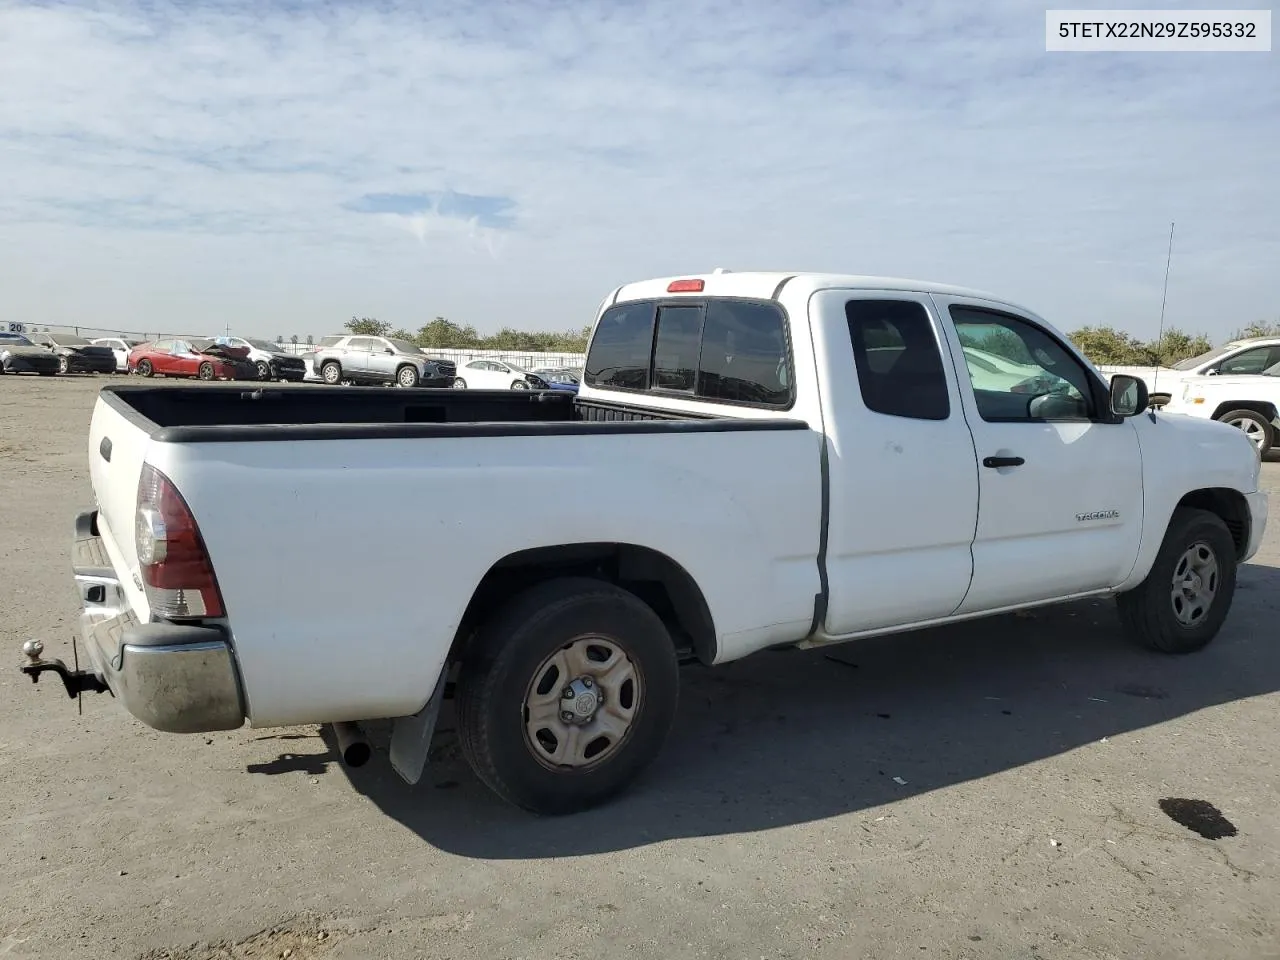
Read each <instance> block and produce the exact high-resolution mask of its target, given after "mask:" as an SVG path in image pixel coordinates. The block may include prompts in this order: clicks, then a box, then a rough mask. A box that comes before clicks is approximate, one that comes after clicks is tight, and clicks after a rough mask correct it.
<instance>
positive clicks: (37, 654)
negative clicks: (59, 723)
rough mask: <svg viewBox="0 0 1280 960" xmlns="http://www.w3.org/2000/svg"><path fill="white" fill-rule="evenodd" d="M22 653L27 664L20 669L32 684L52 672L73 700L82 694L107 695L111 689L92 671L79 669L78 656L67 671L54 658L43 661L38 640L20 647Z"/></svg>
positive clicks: (64, 666) (62, 664) (42, 645)
mask: <svg viewBox="0 0 1280 960" xmlns="http://www.w3.org/2000/svg"><path fill="white" fill-rule="evenodd" d="M22 652H23V654H25V655H26V658H27V662H26V663H24V664H23V665H22V667H21V668H20V669H21V670H22V672H23V673H25V674H26V675H27V676H29V677H30V678H31V682H32V683H39V682H40V674H42V673H45V672H47V671H50V670H52V671H53V672H54V673H56V674H57V675H58V676H59V677H60V678H61V679H62V685H63V686H64V687H66V689H67V696H68V697H70V698H71V699H73V700H74V699H75V698H77V697H79V696H80V694H82V693H107V692H109V691H110V689H111V688H110V687H108V686H107V685H106V683H105V682H104V681H102V680H100V679H98V675H97V674H95V673H94V672H93V671H91V670H81V669H79V667H80V662H79V661H80V657H79V655H78V654H77V656H76V666H75V668H74V669H68V667H67V665H66V664H65V663H63V662H62V661H61V660H59V659H57V658H56V657H54V658H50V659H48V660H45V659H44V656H43V655H44V644H43V643H41V642H40V641H39V640H28V641H27V642H26V643H24V644H23V645H22Z"/></svg>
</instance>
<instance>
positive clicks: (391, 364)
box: [369, 339, 400, 380]
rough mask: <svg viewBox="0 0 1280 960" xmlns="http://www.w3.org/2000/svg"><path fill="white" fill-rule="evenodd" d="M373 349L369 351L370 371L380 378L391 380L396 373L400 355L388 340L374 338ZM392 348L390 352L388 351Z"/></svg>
mask: <svg viewBox="0 0 1280 960" xmlns="http://www.w3.org/2000/svg"><path fill="white" fill-rule="evenodd" d="M372 344H373V349H372V351H371V352H370V353H369V373H370V375H372V376H374V377H377V378H378V379H379V380H390V379H392V378H393V377H394V376H395V374H396V365H397V364H399V363H400V357H399V356H398V355H397V354H396V352H395V350H392V348H391V344H389V343H387V341H386V340H381V339H372ZM388 350H391V352H390V353H387V351H388Z"/></svg>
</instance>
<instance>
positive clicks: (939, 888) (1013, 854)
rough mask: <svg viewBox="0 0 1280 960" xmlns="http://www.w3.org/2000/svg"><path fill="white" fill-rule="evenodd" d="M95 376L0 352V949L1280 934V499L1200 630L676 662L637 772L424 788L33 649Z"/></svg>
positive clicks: (1130, 945) (890, 952) (879, 949)
mask: <svg viewBox="0 0 1280 960" xmlns="http://www.w3.org/2000/svg"><path fill="white" fill-rule="evenodd" d="M103 382H104V378H91V377H86V378H58V379H53V380H38V379H35V378H18V377H3V378H0V584H2V585H3V587H2V590H3V592H2V593H0V610H2V611H3V613H4V617H3V627H0V642H2V643H3V645H4V649H5V650H8V651H9V654H8V659H9V666H8V667H6V668H5V669H4V670H3V671H0V687H3V697H2V698H0V764H2V765H3V770H2V773H0V849H3V850H4V851H5V854H6V856H5V858H4V859H5V867H4V872H3V877H4V882H3V883H2V884H0V958H10V957H12V958H20V957H50V958H52V957H58V958H80V957H83V958H101V957H116V956H119V957H146V958H160V957H171V958H175V960H176V958H182V960H197V958H198V960H204V958H215V957H216V958H219V960H222V958H248V957H255V958H256V957H276V958H280V957H290V958H292V960H313V958H314V960H319V958H324V960H366V958H373V957H386V958H397V960H398V958H417V957H433V958H434V957H439V958H445V957H448V958H472V957H474V958H486V960H488V958H493V960H497V958H516V957H526V958H532V957H539V958H541V957H555V958H557V960H571V958H588V957H590V958H593V960H599V958H601V957H611V956H612V957H617V956H626V957H636V958H655V960H677V958H685V957H725V958H735V960H738V958H743V960H756V958H765V957H767V958H771V960H772V958H782V957H794V958H800V957H804V958H810V957H813V958H827V957H831V958H836V957H839V958H852V957H860V958H889V957H932V958H939V957H941V958H962V957H965V958H993V960H994V958H1000V960H1008V958H1026V960H1035V958H1041V960H1055V958H1067V957H1071V958H1075V957H1116V958H1120V957H1125V958H1129V957H1139V956H1140V957H1144V958H1161V957H1194V958H1196V960H1204V958H1214V960H1223V958H1229V957H1241V958H1245V957H1247V958H1250V960H1258V958H1263V957H1280V934H1278V930H1280V925H1278V924H1280V920H1278V917H1280V914H1278V911H1277V909H1276V905H1277V904H1280V881H1278V880H1277V865H1278V862H1280V811H1278V809H1277V787H1278V786H1280V784H1278V783H1277V778H1278V763H1280V733H1277V722H1276V718H1277V715H1278V710H1280V694H1278V693H1277V690H1278V689H1280V645H1278V644H1277V640H1276V617H1277V613H1278V612H1280V592H1278V589H1277V588H1278V587H1280V570H1277V563H1278V562H1280V523H1275V524H1273V525H1272V529H1271V531H1270V534H1269V536H1268V538H1267V542H1266V544H1265V545H1264V548H1263V551H1262V553H1261V555H1260V556H1259V557H1258V558H1256V559H1255V562H1254V563H1252V564H1250V565H1249V566H1248V567H1246V568H1245V569H1244V570H1243V571H1242V573H1241V577H1240V587H1239V593H1238V594H1237V598H1236V606H1235V610H1234V611H1233V613H1232V615H1231V617H1230V619H1229V620H1228V622H1227V626H1226V628H1225V629H1224V631H1223V633H1222V634H1221V635H1220V637H1219V639H1218V641H1217V642H1216V643H1215V644H1214V645H1213V646H1212V647H1211V648H1210V649H1209V650H1207V651H1205V652H1204V653H1202V654H1200V655H1197V656H1194V657H1192V658H1186V659H1169V658H1163V657H1159V656H1155V655H1148V654H1146V653H1143V652H1139V651H1137V650H1134V649H1132V648H1130V647H1129V646H1127V645H1126V643H1125V642H1124V641H1123V639H1122V638H1121V636H1120V633H1119V628H1118V625H1117V622H1116V619H1115V616H1114V614H1113V612H1112V608H1111V606H1110V604H1107V603H1087V604H1076V605H1073V606H1070V607H1064V608H1059V609H1054V610H1050V611H1042V612H1036V613H1034V614H1033V615H1027V616H1009V617H1002V618H998V619H995V620H990V621H986V622H982V623H977V624H971V625H968V626H963V627H956V628H951V629H945V630H933V631H928V632H925V633H920V634H911V635H907V636H901V637H896V638H889V639H885V640H882V641H872V642H865V643H862V644H858V645H852V646H844V647H840V648H836V649H835V650H833V651H829V652H828V653H827V654H825V655H824V653H822V652H809V653H796V652H786V653H766V654H761V655H759V656H757V657H755V658H751V659H748V660H746V661H744V662H741V663H738V664H734V665H730V666H728V667H725V668H720V669H717V670H714V671H708V670H705V669H701V668H691V669H689V671H688V673H687V677H686V686H685V689H684V699H683V706H682V710H681V715H680V719H679V722H678V725H677V730H676V733H675V736H674V739H673V741H672V742H671V743H670V744H669V746H668V749H667V751H666V753H665V754H664V756H663V757H662V758H661V759H660V761H659V762H658V763H657V764H656V765H655V767H654V768H653V769H652V771H651V772H650V774H649V775H648V776H647V777H646V778H645V780H644V781H643V782H642V783H641V784H640V785H639V787H638V789H636V790H634V791H633V792H632V793H630V794H629V795H627V796H626V797H624V798H623V799H622V800H620V801H619V802H617V803H615V804H613V805H611V806H609V807H607V808H605V809H601V810H597V811H593V812H592V813H590V814H587V815H583V816H579V817H576V818H570V819H559V820H549V821H548V820H537V819H533V818H530V817H528V816H525V815H523V814H521V813H519V812H517V811H513V810H511V809H509V808H507V807H505V806H504V805H502V804H501V803H500V802H499V801H497V800H496V799H494V798H493V797H491V795H490V794H489V793H488V792H487V791H486V790H485V789H484V788H482V787H481V786H480V785H479V784H478V783H477V782H476V781H475V779H474V778H473V777H472V776H471V774H470V771H469V770H468V769H467V768H466V766H465V764H464V763H463V762H462V761H461V760H460V758H459V757H458V755H457V751H456V750H455V749H454V746H453V744H452V743H451V742H450V739H449V736H448V735H447V734H446V735H445V736H444V737H442V738H441V739H440V740H439V741H437V746H438V750H437V753H438V756H437V757H436V759H435V761H434V762H433V764H432V766H431V767H430V768H429V769H428V773H427V776H426V777H425V778H424V782H423V783H422V784H421V785H419V787H418V788H416V789H411V788H409V787H407V786H405V785H404V784H403V783H401V782H399V780H398V779H397V778H396V777H395V776H394V774H392V773H391V771H390V770H389V768H388V766H387V764H386V760H385V757H384V756H379V757H377V758H375V761H374V763H372V764H371V765H370V766H369V767H366V768H363V769H361V770H357V771H346V770H344V769H343V768H342V767H341V766H340V765H339V764H337V763H335V762H334V761H333V759H332V757H331V755H330V752H329V744H328V743H326V741H325V740H324V739H323V737H322V736H321V734H320V731H318V730H317V729H316V728H314V727H307V728H296V729H289V730H283V731H278V730H277V731H271V730H260V731H255V730H249V729H247V728H246V729H243V730H240V731H237V732H235V733H232V734H217V735H213V736H211V737H207V738H206V737H204V736H189V737H183V736H174V735H168V734H160V733H156V732H153V731H150V730H149V729H147V728H145V727H143V726H142V725H141V724H139V723H137V722H136V721H134V720H133V719H132V718H131V717H130V716H129V715H128V714H127V713H125V711H124V709H123V708H122V707H121V706H120V705H119V704H117V703H115V702H113V701H112V700H111V699H110V698H109V697H104V696H86V697H85V699H84V703H83V708H84V713H83V716H78V715H77V713H76V707H75V704H74V703H73V702H71V701H70V700H68V699H67V698H66V696H65V694H64V693H63V691H62V689H61V687H60V685H59V684H58V683H57V682H56V679H46V680H45V681H43V682H42V683H41V684H40V685H39V686H37V687H33V686H32V685H31V684H30V682H29V681H28V680H27V679H26V678H25V677H23V676H22V675H21V674H19V673H18V671H17V666H18V665H19V662H20V659H21V656H20V651H19V647H20V645H21V643H22V641H23V640H24V639H26V638H28V637H32V636H36V637H41V638H43V639H44V640H45V641H46V643H47V646H48V655H51V656H62V657H64V658H65V659H67V660H68V661H70V658H71V645H70V636H71V632H72V630H73V629H74V625H75V621H76V615H77V612H78V610H77V602H76V598H75V596H74V590H73V586H72V582H71V577H70V571H69V559H68V550H69V546H70V532H71V522H72V520H73V518H74V515H75V513H76V511H77V510H78V509H80V508H81V507H83V506H84V505H86V504H89V503H90V489H89V482H88V475H87V460H86V456H87V455H86V450H85V444H86V440H85V437H86V430H87V426H88V422H89V416H90V412H91V410H92V406H93V401H94V397H95V395H96V392H97V389H98V387H99V386H101V384H102V383H103ZM304 389H306V388H304ZM315 389H320V388H315ZM1263 476H1264V481H1265V482H1266V484H1267V486H1268V487H1269V488H1270V490H1271V491H1272V494H1273V496H1275V494H1276V492H1277V488H1280V465H1277V464H1275V463H1268V464H1267V465H1266V466H1265V467H1264V473H1263ZM1275 502H1276V503H1277V505H1278V506H1280V501H1275ZM352 639H353V642H360V639H361V638H352ZM832 658H837V659H832ZM442 724H443V725H444V726H446V727H447V726H450V725H451V721H450V718H449V716H448V715H447V714H446V715H445V716H444V717H443V718H442ZM1163 798H1186V799H1197V800H1205V801H1209V802H1211V803H1213V804H1215V805H1216V806H1217V807H1218V808H1220V809H1221V811H1222V812H1223V814H1224V815H1225V816H1226V817H1227V818H1229V819H1230V821H1231V823H1232V824H1234V826H1235V828H1236V830H1237V831H1238V833H1237V834H1236V835H1235V836H1230V837H1226V838H1223V839H1219V840H1208V839H1202V838H1201V837H1200V836H1198V835H1197V834H1195V833H1193V832H1192V831H1191V830H1189V829H1187V828H1185V827H1183V826H1181V825H1179V824H1178V823H1176V822H1174V821H1173V820H1172V819H1170V817H1168V816H1166V815H1165V813H1164V812H1162V810H1161V807H1160V804H1159V801H1160V800H1161V799H1163ZM1267 904H1271V906H1270V907H1268V906H1267ZM286 951H287V952H286Z"/></svg>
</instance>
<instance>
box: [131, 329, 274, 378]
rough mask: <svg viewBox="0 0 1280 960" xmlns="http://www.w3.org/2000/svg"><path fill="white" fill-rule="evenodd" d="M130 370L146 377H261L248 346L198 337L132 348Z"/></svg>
mask: <svg viewBox="0 0 1280 960" xmlns="http://www.w3.org/2000/svg"><path fill="white" fill-rule="evenodd" d="M129 372H130V373H136V374H139V375H140V376H143V377H150V376H154V375H155V374H157V373H158V374H160V375H161V376H165V377H196V378H198V379H200V380H257V379H258V368H257V366H256V365H254V364H253V363H252V362H250V360H249V351H248V350H247V349H245V348H244V347H226V346H223V345H222V344H219V343H214V342H213V341H212V340H208V339H204V338H200V337H196V338H192V339H188V340H178V339H174V340H153V341H152V342H150V343H140V344H138V346H136V347H134V348H133V349H132V350H131V351H129Z"/></svg>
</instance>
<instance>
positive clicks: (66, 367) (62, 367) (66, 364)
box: [58, 357, 71, 376]
mask: <svg viewBox="0 0 1280 960" xmlns="http://www.w3.org/2000/svg"><path fill="white" fill-rule="evenodd" d="M58 372H59V373H61V374H63V375H64V376H65V375H66V374H68V373H70V372H71V361H70V360H68V359H67V358H66V357H59V358H58Z"/></svg>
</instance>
